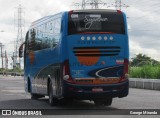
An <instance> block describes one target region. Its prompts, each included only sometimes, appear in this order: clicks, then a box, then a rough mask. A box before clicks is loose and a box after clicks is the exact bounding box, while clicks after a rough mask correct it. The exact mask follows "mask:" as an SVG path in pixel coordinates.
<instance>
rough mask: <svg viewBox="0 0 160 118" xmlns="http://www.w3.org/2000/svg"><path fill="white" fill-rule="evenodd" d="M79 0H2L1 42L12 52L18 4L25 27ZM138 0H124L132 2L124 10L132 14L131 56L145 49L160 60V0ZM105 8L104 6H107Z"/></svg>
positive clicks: (71, 7) (124, 1) (68, 7)
mask: <svg viewBox="0 0 160 118" xmlns="http://www.w3.org/2000/svg"><path fill="white" fill-rule="evenodd" d="M80 1H81V0H77V1H74V0H57V1H55V0H23V1H22V0H14V1H13V0H0V4H1V7H0V31H1V30H4V31H5V32H0V36H1V37H0V42H2V43H4V44H5V49H7V50H8V52H10V53H12V51H13V49H14V46H13V44H14V40H15V39H16V36H17V30H16V29H15V28H14V13H15V12H16V8H17V7H18V5H19V4H21V5H22V6H23V8H24V9H23V11H24V12H25V23H26V27H25V31H26V30H27V29H28V27H29V25H30V24H31V22H33V21H35V20H37V19H39V18H41V17H44V16H47V15H51V14H55V13H57V12H60V11H64V10H70V9H73V8H74V7H73V6H71V5H73V4H72V3H73V2H80ZM104 1H105V0H104ZM136 1H137V2H136ZM136 1H133V0H123V1H122V2H123V3H125V4H126V5H129V6H130V7H129V8H122V10H123V11H125V12H126V14H127V17H129V19H128V28H129V29H131V30H130V31H129V37H130V52H131V56H134V54H138V53H145V54H147V55H148V56H151V57H152V58H154V59H157V60H160V56H159V53H158V52H159V50H160V46H159V44H160V38H159V37H160V15H159V14H160V11H159V4H160V1H159V0H154V1H149V0H141V1H138V0H136ZM107 2H108V3H114V1H110V0H107ZM101 8H102V7H101ZM103 8H105V6H104V7H103ZM112 8H114V7H112ZM158 29H159V30H158ZM142 30H144V31H142ZM145 30H148V31H145ZM157 30H158V31H157Z"/></svg>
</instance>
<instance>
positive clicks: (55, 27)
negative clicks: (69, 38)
mask: <svg viewBox="0 0 160 118" xmlns="http://www.w3.org/2000/svg"><path fill="white" fill-rule="evenodd" d="M35 30H36V31H35V32H36V38H35V48H34V50H35V51H36V50H42V49H46V48H53V47H55V46H56V45H57V44H58V42H59V40H60V33H61V18H57V19H53V20H51V21H50V22H47V23H44V24H43V25H40V26H38V27H37V28H35Z"/></svg>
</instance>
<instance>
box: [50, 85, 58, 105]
mask: <svg viewBox="0 0 160 118" xmlns="http://www.w3.org/2000/svg"><path fill="white" fill-rule="evenodd" d="M49 104H50V105H51V106H56V105H57V104H58V99H57V98H55V97H53V88H52V83H51V82H50V83H49Z"/></svg>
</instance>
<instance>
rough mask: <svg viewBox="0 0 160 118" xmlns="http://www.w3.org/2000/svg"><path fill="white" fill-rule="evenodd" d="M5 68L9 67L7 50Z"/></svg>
mask: <svg viewBox="0 0 160 118" xmlns="http://www.w3.org/2000/svg"><path fill="white" fill-rule="evenodd" d="M5 69H6V70H7V69H8V57H7V51H6V50H5Z"/></svg>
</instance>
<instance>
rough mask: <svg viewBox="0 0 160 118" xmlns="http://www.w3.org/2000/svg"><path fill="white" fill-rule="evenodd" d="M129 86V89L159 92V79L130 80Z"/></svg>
mask: <svg viewBox="0 0 160 118" xmlns="http://www.w3.org/2000/svg"><path fill="white" fill-rule="evenodd" d="M129 86H130V88H140V89H149V90H160V79H140V78H130V79H129Z"/></svg>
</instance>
